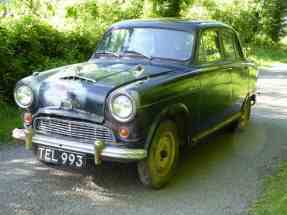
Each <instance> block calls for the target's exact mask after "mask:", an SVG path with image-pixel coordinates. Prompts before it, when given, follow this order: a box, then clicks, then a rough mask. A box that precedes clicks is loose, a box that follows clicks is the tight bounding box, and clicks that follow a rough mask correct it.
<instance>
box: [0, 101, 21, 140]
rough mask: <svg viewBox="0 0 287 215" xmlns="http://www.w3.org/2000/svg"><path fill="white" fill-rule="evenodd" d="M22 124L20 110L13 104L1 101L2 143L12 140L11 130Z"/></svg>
mask: <svg viewBox="0 0 287 215" xmlns="http://www.w3.org/2000/svg"><path fill="white" fill-rule="evenodd" d="M20 126H21V118H20V112H19V110H18V109H17V108H16V107H15V106H12V105H8V104H4V103H0V144H3V143H7V142H9V141H11V139H12V138H11V132H12V129H13V128H15V127H20Z"/></svg>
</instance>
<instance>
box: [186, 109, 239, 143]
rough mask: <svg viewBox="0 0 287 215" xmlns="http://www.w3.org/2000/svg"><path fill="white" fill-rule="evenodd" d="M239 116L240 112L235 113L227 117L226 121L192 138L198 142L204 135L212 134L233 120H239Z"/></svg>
mask: <svg viewBox="0 0 287 215" xmlns="http://www.w3.org/2000/svg"><path fill="white" fill-rule="evenodd" d="M239 117H240V113H236V114H234V115H233V116H231V117H230V118H228V119H226V120H225V121H223V122H221V123H219V124H218V125H215V126H214V127H212V128H210V129H208V130H206V131H203V132H202V133H200V134H198V135H196V136H195V137H194V138H192V141H193V142H198V141H199V140H201V139H203V138H204V137H206V136H208V135H210V134H211V133H213V132H215V131H217V130H219V129H221V128H223V127H225V126H226V125H228V124H230V123H231V122H233V121H235V120H237V119H238V118H239Z"/></svg>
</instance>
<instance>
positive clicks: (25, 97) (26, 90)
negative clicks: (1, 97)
mask: <svg viewBox="0 0 287 215" xmlns="http://www.w3.org/2000/svg"><path fill="white" fill-rule="evenodd" d="M14 96H15V101H16V103H17V105H18V106H19V107H21V108H28V107H30V106H31V105H32V103H33V100H34V95H33V91H32V89H31V88H30V87H28V86H25V85H24V86H21V87H18V88H16V90H15V94H14Z"/></svg>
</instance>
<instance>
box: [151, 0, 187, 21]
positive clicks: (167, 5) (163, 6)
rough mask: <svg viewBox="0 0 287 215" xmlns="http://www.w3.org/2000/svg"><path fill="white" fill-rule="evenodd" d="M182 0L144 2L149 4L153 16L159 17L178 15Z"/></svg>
mask: <svg viewBox="0 0 287 215" xmlns="http://www.w3.org/2000/svg"><path fill="white" fill-rule="evenodd" d="M183 2H184V1H183V0H146V4H151V10H152V15H153V16H159V17H179V16H180V10H181V4H182V3H183Z"/></svg>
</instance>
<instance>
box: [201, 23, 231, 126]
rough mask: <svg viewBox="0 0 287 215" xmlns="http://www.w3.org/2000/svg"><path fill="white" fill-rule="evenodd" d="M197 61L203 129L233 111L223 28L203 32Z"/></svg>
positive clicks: (229, 71) (220, 120)
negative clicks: (223, 42)
mask: <svg viewBox="0 0 287 215" xmlns="http://www.w3.org/2000/svg"><path fill="white" fill-rule="evenodd" d="M197 64H198V67H199V71H200V75H199V76H200V82H201V98H200V130H206V129H209V128H211V127H213V126H216V125H217V124H218V123H220V122H222V121H223V120H224V119H226V118H227V117H228V115H229V114H230V110H229V109H230V106H231V99H232V86H231V83H232V82H231V69H230V67H229V65H225V62H224V51H223V47H222V43H221V39H220V30H219V29H214V28H211V29H205V30H203V31H202V32H201V33H200V41H199V47H198V56H197Z"/></svg>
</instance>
